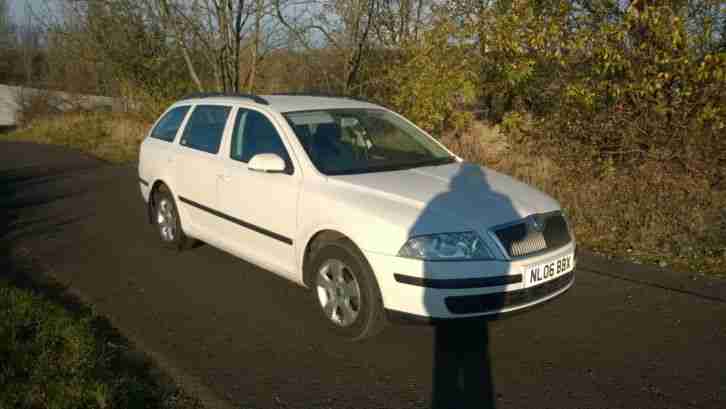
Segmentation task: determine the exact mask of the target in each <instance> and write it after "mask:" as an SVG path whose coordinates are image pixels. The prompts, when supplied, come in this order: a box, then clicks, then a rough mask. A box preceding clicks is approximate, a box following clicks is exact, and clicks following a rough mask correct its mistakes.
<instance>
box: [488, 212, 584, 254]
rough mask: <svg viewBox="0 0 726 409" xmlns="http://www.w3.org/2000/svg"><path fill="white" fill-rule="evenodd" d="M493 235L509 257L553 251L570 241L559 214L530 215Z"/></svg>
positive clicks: (565, 223) (568, 233) (564, 223)
mask: <svg viewBox="0 0 726 409" xmlns="http://www.w3.org/2000/svg"><path fill="white" fill-rule="evenodd" d="M494 234H495V235H496V236H497V238H498V239H499V242H500V243H502V246H503V247H504V249H505V250H506V251H507V254H509V256H510V257H522V256H526V255H530V254H533V253H537V252H540V251H543V250H554V249H556V248H559V247H562V246H564V245H566V244H568V243H569V242H570V241H571V238H570V231H569V230H568V228H567V221H565V218H564V216H562V213H560V212H554V213H546V214H536V215H532V216H529V217H527V218H526V219H524V220H522V221H521V222H520V223H516V224H513V225H510V226H507V227H503V228H501V229H497V230H495V231H494Z"/></svg>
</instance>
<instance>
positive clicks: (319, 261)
mask: <svg viewBox="0 0 726 409" xmlns="http://www.w3.org/2000/svg"><path fill="white" fill-rule="evenodd" d="M311 268H312V271H313V272H314V274H315V275H314V280H312V284H313V285H314V288H313V290H314V291H313V296H314V298H315V300H316V303H317V304H318V306H319V307H320V311H321V313H322V315H323V317H324V318H325V320H326V322H327V323H328V326H329V327H330V329H331V330H333V332H335V333H337V334H339V335H342V336H343V337H345V338H348V339H351V340H361V339H364V338H369V337H372V336H373V335H376V334H377V333H378V332H380V331H381V330H382V329H383V327H384V326H385V322H386V319H385V312H384V310H383V302H382V300H381V295H380V290H379V288H378V283H377V282H376V279H375V276H374V274H373V271H372V270H371V268H370V266H369V265H368V262H367V261H366V260H365V258H364V257H363V255H362V254H360V251H358V249H357V248H355V246H353V245H352V243H350V242H348V241H347V240H338V241H335V242H333V243H329V244H326V245H324V246H323V247H322V248H321V249H320V250H319V251H318V252H317V254H316V255H315V256H314V258H313V263H312V266H311Z"/></svg>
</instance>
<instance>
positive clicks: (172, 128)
mask: <svg viewBox="0 0 726 409" xmlns="http://www.w3.org/2000/svg"><path fill="white" fill-rule="evenodd" d="M188 111H189V106H188V105H186V106H180V107H176V108H173V109H172V110H170V111H169V112H167V113H166V115H164V117H163V118H161V120H159V123H158V124H156V127H154V130H153V131H151V137H152V138H156V139H161V140H162V141H167V142H171V141H173V140H174V137H176V133H177V131H178V130H179V126H180V125H181V123H182V122H183V121H184V118H185V117H186V116H187V112H188Z"/></svg>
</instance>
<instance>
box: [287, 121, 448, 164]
mask: <svg viewBox="0 0 726 409" xmlns="http://www.w3.org/2000/svg"><path fill="white" fill-rule="evenodd" d="M284 116H285V118H286V119H287V121H288V122H289V123H290V126H292V129H293V130H294V131H295V134H296V135H297V138H298V139H299V140H300V143H301V144H302V145H303V147H304V148H305V151H306V152H307V154H308V156H310V159H311V160H312V161H313V163H314V164H315V166H316V167H317V168H318V170H319V171H320V172H322V173H324V174H326V175H344V174H355V173H367V172H383V171H390V170H402V169H410V168H416V167H421V166H434V165H442V164H446V163H451V162H454V161H455V158H454V157H453V156H451V154H449V153H448V152H447V151H446V150H445V149H443V148H442V147H441V146H439V145H438V144H437V143H436V142H435V141H433V140H431V138H430V137H429V136H427V135H426V134H424V133H423V132H421V131H420V130H418V129H416V127H414V126H412V125H411V124H409V123H408V122H406V121H404V120H403V119H401V118H399V117H398V116H397V115H394V114H392V113H390V112H388V111H385V110H382V109H330V110H320V111H300V112H288V113H286V114H284Z"/></svg>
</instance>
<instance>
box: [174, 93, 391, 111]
mask: <svg viewBox="0 0 726 409" xmlns="http://www.w3.org/2000/svg"><path fill="white" fill-rule="evenodd" d="M182 102H185V103H189V102H192V103H197V104H198V103H202V102H216V103H227V104H238V103H240V102H245V103H248V104H252V105H259V106H261V107H265V108H268V109H271V110H273V111H277V112H280V113H286V112H294V111H312V110H320V109H341V108H343V109H344V108H368V109H371V108H373V109H381V108H382V107H381V106H380V105H376V104H373V103H370V102H366V101H362V100H358V99H353V98H347V97H328V96H316V95H282V94H280V95H233V94H231V95H216V94H212V95H204V94H202V95H198V96H197V95H192V96H189V97H186V98H183V99H181V100H179V101H178V102H177V104H180V103H182Z"/></svg>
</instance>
